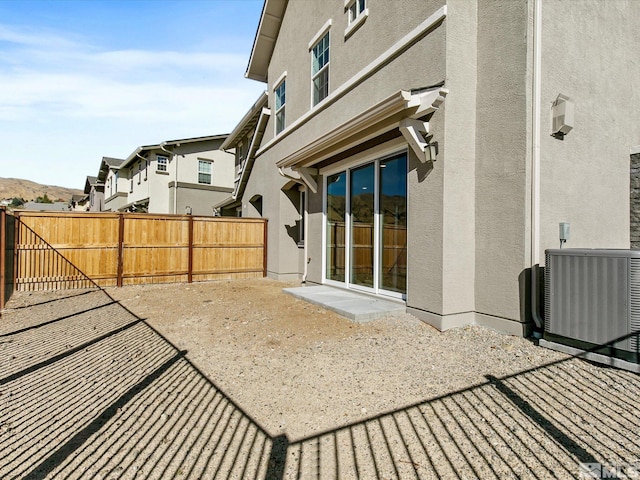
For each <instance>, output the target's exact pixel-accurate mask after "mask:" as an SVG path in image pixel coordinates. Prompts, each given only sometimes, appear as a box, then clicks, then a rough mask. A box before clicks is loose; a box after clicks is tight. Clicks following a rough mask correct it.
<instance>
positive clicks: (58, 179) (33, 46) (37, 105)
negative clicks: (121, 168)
mask: <svg viewBox="0 0 640 480" xmlns="http://www.w3.org/2000/svg"><path fill="white" fill-rule="evenodd" d="M262 3H263V2H262V0H179V1H174V0H121V1H120V0H112V1H110V0H0V141H1V143H2V148H0V177H12V178H25V179H28V180H33V181H36V182H39V183H44V184H49V185H60V186H65V187H72V188H84V182H85V179H86V176H87V175H96V174H97V172H98V168H99V165H100V159H101V158H102V157H103V156H110V157H116V158H125V157H127V156H128V155H129V154H130V153H131V152H132V151H133V150H135V149H136V147H138V146H140V145H148V144H155V143H160V142H162V141H164V140H173V139H179V138H190V137H198V136H203V135H212V134H219V133H228V132H230V131H231V130H232V129H233V127H234V126H235V125H236V123H237V122H238V120H239V119H240V118H242V116H243V115H244V113H245V112H246V111H247V110H248V109H249V108H250V107H251V105H252V104H253V102H254V101H255V100H256V99H257V98H258V96H259V95H260V92H262V91H263V90H264V88H265V85H264V84H262V83H259V82H256V81H253V80H248V79H245V78H244V72H245V70H246V66H247V62H248V60H249V55H250V53H251V47H252V45H253V39H254V36H255V32H256V28H257V25H258V22H259V20H260V13H261V11H262Z"/></svg>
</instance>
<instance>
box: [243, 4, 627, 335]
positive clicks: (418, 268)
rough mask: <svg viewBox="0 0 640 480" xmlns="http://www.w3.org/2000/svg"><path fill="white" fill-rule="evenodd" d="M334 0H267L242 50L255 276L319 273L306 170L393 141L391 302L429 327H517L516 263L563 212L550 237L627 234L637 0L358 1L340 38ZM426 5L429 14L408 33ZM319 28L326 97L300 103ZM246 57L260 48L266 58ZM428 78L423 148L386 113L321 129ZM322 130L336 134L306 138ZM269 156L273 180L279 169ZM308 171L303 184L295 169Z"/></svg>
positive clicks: (325, 167)
mask: <svg viewBox="0 0 640 480" xmlns="http://www.w3.org/2000/svg"><path fill="white" fill-rule="evenodd" d="M269 2H271V3H269ZM278 5H280V6H281V7H282V8H283V9H280V10H279V11H278ZM345 5H346V4H345V2H344V0H330V1H315V2H312V1H309V2H284V3H283V2H278V1H271V0H268V1H267V2H266V7H265V8H268V9H269V11H270V13H271V14H273V13H274V12H275V16H274V15H272V17H271V20H273V18H279V19H280V20H281V21H282V24H281V26H280V29H279V32H277V34H273V32H270V34H273V36H275V37H276V41H275V45H274V47H273V50H272V51H271V50H270V49H269V48H267V50H265V49H264V48H265V47H264V45H267V44H268V42H267V41H266V40H264V44H260V42H261V41H262V40H261V37H260V30H259V32H258V37H257V40H256V45H257V46H256V45H254V51H253V53H252V58H251V60H250V63H249V68H248V76H249V77H250V78H256V79H261V80H265V81H266V84H267V91H268V92H269V107H270V108H271V117H270V119H269V121H268V123H267V125H266V128H265V133H264V138H263V139H262V142H261V145H260V148H259V149H258V151H257V155H256V166H255V167H254V169H253V172H252V175H251V177H250V179H249V182H248V184H247V190H246V193H245V196H244V197H243V202H242V211H243V215H244V214H245V212H246V214H255V213H256V212H254V211H252V210H251V208H252V207H251V204H250V202H249V201H248V200H249V199H251V198H252V197H254V196H256V195H262V196H263V198H264V200H263V203H262V206H263V208H262V212H260V213H261V215H262V216H264V217H267V218H269V256H268V262H269V267H268V270H269V273H270V275H271V276H274V277H279V276H280V275H283V276H294V275H295V274H296V272H297V275H298V276H303V277H304V279H305V280H306V281H307V282H310V283H326V279H325V278H324V263H325V260H326V258H325V257H326V253H325V244H324V234H325V233H324V223H325V212H324V208H325V205H324V203H325V200H324V197H325V195H326V193H325V192H324V188H325V184H324V179H325V178H326V176H327V175H329V174H331V173H332V172H336V171H337V170H339V169H340V168H347V167H349V166H354V165H358V164H359V163H363V162H368V161H370V160H373V159H376V158H380V157H381V156H383V155H386V154H387V153H390V152H399V151H405V152H407V157H408V165H409V171H408V176H407V190H408V192H407V198H408V212H407V226H408V228H407V231H408V241H407V249H406V251H407V265H408V267H407V290H406V294H405V295H404V301H405V302H406V306H407V310H408V311H410V312H411V313H414V314H415V315H417V316H418V317H419V318H422V319H423V320H425V321H427V322H429V323H431V324H433V325H435V326H436V327H438V328H441V329H446V328H450V327H453V326H458V325H465V324H472V323H480V324H484V325H487V326H490V327H493V328H496V329H499V330H502V331H506V332H509V333H514V334H526V333H528V332H529V331H530V329H531V326H532V323H531V322H532V319H533V316H532V311H531V309H532V307H531V305H530V303H531V296H532V295H533V294H534V291H533V290H532V287H531V280H530V279H531V270H532V267H536V266H537V265H541V266H543V265H544V250H545V249H546V248H555V247H557V246H558V241H559V240H558V223H559V222H570V223H571V239H570V240H569V242H568V244H567V245H566V246H568V247H607V248H628V247H629V242H630V227H629V223H630V222H629V212H630V203H629V202H630V196H629V155H630V154H629V152H630V148H632V146H633V145H638V144H640V109H639V108H638V105H639V104H640V102H639V100H640V98H638V97H639V95H640V94H639V93H638V92H637V89H636V90H634V89H633V88H632V86H633V82H631V81H630V80H629V79H632V78H638V76H639V74H640V63H639V62H637V61H636V56H637V51H638V49H639V47H640V30H638V29H637V27H636V26H637V24H638V23H639V22H640V2H635V1H634V0H620V1H619V2H599V1H598V0H584V1H579V2H575V1H566V0H549V1H547V0H545V1H540V0H528V1H523V2H514V1H508V0H504V1H499V0H448V1H446V2H445V1H444V0H443V1H436V0H433V1H418V0H411V1H406V2H398V3H397V4H395V5H394V8H393V12H390V11H389V10H388V9H386V10H385V9H381V8H380V3H378V2H373V1H369V2H367V8H368V15H367V16H366V18H365V19H364V21H363V22H361V23H360V25H359V26H358V27H357V28H354V29H352V30H351V31H349V33H348V34H345V31H346V30H347V28H348V27H347V9H346V8H345ZM278 12H279V13H280V14H281V16H280V17H278ZM438 15H440V16H438ZM431 18H440V20H436V21H434V22H433V23H432V24H430V26H429V28H427V29H425V30H424V31H421V32H420V33H419V34H415V32H416V30H414V29H415V28H416V27H418V26H422V25H424V22H425V21H426V19H431ZM326 31H329V32H330V63H329V65H330V66H329V96H328V97H327V98H326V99H325V100H323V101H322V102H320V103H319V104H318V105H316V106H315V107H313V106H312V104H311V78H310V76H311V75H310V71H311V58H310V57H311V56H310V49H311V47H312V46H313V43H314V42H315V41H316V40H317V39H319V38H321V37H322V35H323V34H324V32H326ZM611 32H617V33H616V35H611ZM408 37H411V40H407V38H408ZM265 38H266V37H265ZM399 45H402V46H400V47H399ZM394 49H395V53H393V54H392V53H390V52H391V51H392V50H394ZM256 52H258V53H259V54H261V55H266V54H265V52H268V54H269V55H270V57H269V58H270V60H269V62H268V68H266V70H265V69H263V70H261V67H256V66H257V65H261V63H260V61H256V59H255V57H254V55H256ZM381 59H382V60H381ZM283 79H285V80H286V105H285V107H286V125H285V128H284V130H283V131H281V132H279V133H278V134H276V131H275V128H276V126H275V109H274V106H275V105H274V103H273V102H274V97H275V95H274V93H275V92H274V88H275V87H276V86H277V85H278V84H279V82H280V81H281V80H283ZM434 89H435V91H437V90H438V89H440V92H442V97H443V98H444V96H446V99H444V102H443V103H442V104H441V105H440V104H438V106H437V107H436V108H434V109H431V110H430V113H429V114H428V116H423V117H421V118H420V120H421V121H425V120H426V121H428V123H429V131H428V133H427V134H425V135H426V137H425V138H428V142H434V141H435V142H437V143H438V147H439V149H438V150H439V152H438V154H437V159H436V161H427V162H425V161H424V160H422V161H421V160H420V158H418V154H417V153H416V151H415V150H414V149H413V148H411V147H412V144H411V143H409V144H408V143H407V142H408V140H407V139H406V138H407V137H405V136H403V130H402V129H399V128H398V123H397V122H399V121H401V120H402V118H404V117H402V116H397V117H395V116H393V115H396V114H395V113H394V114H391V113H389V115H390V116H389V117H388V118H387V119H386V120H385V121H386V122H387V123H386V124H385V125H386V126H385V127H384V128H387V127H388V125H391V124H393V122H395V127H394V128H390V127H389V128H387V129H386V130H379V127H380V124H375V125H370V126H369V127H368V129H365V130H362V131H358V134H357V135H360V143H359V144H357V143H354V142H353V138H352V137H348V134H347V133H344V134H342V133H335V132H336V131H339V132H340V131H342V132H346V131H348V128H351V127H352V126H353V125H354V124H356V123H357V122H358V121H361V118H360V117H359V115H360V114H362V113H363V112H366V111H367V110H368V109H370V108H372V107H375V108H378V106H382V105H387V103H385V102H387V101H388V100H389V99H390V98H392V97H393V95H394V94H396V93H399V92H400V91H404V92H405V93H406V95H409V94H411V95H415V96H418V95H419V93H418V92H432V91H434ZM559 94H563V95H567V96H568V97H570V99H571V101H572V102H573V104H574V105H575V119H572V122H573V123H574V124H573V130H572V131H570V132H569V133H568V134H567V135H565V136H564V137H563V138H562V139H561V138H559V137H558V136H555V137H554V136H551V135H550V133H551V131H550V129H551V103H552V102H553V101H554V100H555V99H556V97H557V96H558V95H559ZM420 95H421V93H420ZM411 98H414V97H413V96H412V97H411ZM421 98H422V97H421ZM381 108H382V107H381ZM407 112H409V114H410V113H411V112H410V111H409V107H407V110H406V111H405V112H404V115H407ZM372 115H375V112H374V113H373V114H372ZM363 124H364V123H363ZM340 128H343V130H340ZM336 129H337V130H336ZM381 132H383V133H382V134H381ZM332 135H334V136H333V137H332ZM340 135H343V136H342V137H341V136H340ZM353 135H354V136H355V135H356V134H353ZM325 137H327V138H336V139H337V140H336V142H337V143H335V144H333V145H326V146H322V145H323V144H322V139H323V138H325ZM340 141H344V144H340V143H339V142H340ZM425 141H427V140H425ZM349 142H351V143H349ZM322 149H324V150H322ZM327 152H332V153H327ZM314 155H316V157H314ZM278 166H280V167H287V168H289V170H290V171H289V173H287V172H286V171H285V173H287V174H289V175H292V176H291V178H289V179H286V178H285V179H282V178H279V177H278V173H277V168H276V167H278ZM309 167H313V168H314V169H317V170H307V174H308V175H312V176H313V180H314V181H312V183H317V185H312V183H309V180H308V179H305V178H303V176H302V174H301V173H300V172H302V170H304V169H305V168H309ZM285 170H286V168H285ZM296 172H298V173H300V176H299V177H296V176H295V175H296ZM298 185H305V188H306V196H307V205H306V212H303V216H304V220H305V229H306V230H305V245H304V250H303V251H302V252H301V251H300V249H299V246H298V245H297V244H296V242H295V241H294V239H293V237H292V236H291V235H287V232H289V233H290V232H291V228H290V227H292V226H293V225H294V224H295V222H296V221H298V222H299V221H300V220H301V212H300V210H299V206H296V202H295V201H292V200H291V199H292V198H295V195H291V194H290V192H291V191H292V190H295V191H298V190H297V189H298ZM313 188H317V191H316V192H315V193H314V192H313V191H312V190H313ZM632 188H633V184H632ZM287 192H289V193H287ZM632 215H633V213H632ZM632 218H633V217H632ZM296 248H297V249H298V250H296ZM296 269H297V270H296ZM536 271H537V270H536ZM383 293H384V292H383Z"/></svg>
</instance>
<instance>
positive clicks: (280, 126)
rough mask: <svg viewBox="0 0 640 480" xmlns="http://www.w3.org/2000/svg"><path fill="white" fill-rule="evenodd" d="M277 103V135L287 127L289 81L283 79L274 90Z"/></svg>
mask: <svg viewBox="0 0 640 480" xmlns="http://www.w3.org/2000/svg"><path fill="white" fill-rule="evenodd" d="M273 93H274V94H275V97H276V101H275V107H276V135H277V134H279V133H280V132H281V131H282V130H284V127H285V121H286V118H285V104H286V102H287V98H286V96H287V79H286V78H283V79H282V81H281V82H280V83H279V84H278V86H277V87H275V88H274V89H273Z"/></svg>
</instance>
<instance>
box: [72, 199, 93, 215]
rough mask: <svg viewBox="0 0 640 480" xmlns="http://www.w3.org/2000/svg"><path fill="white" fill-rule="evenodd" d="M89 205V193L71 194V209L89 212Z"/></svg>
mask: <svg viewBox="0 0 640 480" xmlns="http://www.w3.org/2000/svg"><path fill="white" fill-rule="evenodd" d="M89 206H90V205H89V195H72V196H71V210H73V211H74V212H88V211H89Z"/></svg>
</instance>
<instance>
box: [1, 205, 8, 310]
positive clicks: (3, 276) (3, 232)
mask: <svg viewBox="0 0 640 480" xmlns="http://www.w3.org/2000/svg"><path fill="white" fill-rule="evenodd" d="M6 270H7V211H6V207H4V206H2V207H0V310H2V309H3V308H4V304H5V301H6V300H5V298H4V296H5V294H6V292H7V278H6Z"/></svg>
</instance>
